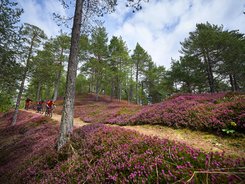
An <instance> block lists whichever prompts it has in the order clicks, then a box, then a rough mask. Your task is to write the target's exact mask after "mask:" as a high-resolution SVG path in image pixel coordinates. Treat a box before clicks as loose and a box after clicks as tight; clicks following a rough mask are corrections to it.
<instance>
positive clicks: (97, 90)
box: [95, 77, 99, 101]
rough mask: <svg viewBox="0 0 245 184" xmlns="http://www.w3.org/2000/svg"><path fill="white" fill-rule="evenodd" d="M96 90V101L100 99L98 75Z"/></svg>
mask: <svg viewBox="0 0 245 184" xmlns="http://www.w3.org/2000/svg"><path fill="white" fill-rule="evenodd" d="M95 92H96V101H98V100H99V79H98V77H97V79H96V89H95Z"/></svg>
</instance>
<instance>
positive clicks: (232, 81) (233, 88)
mask: <svg viewBox="0 0 245 184" xmlns="http://www.w3.org/2000/svg"><path fill="white" fill-rule="evenodd" d="M229 77H230V84H231V91H235V85H234V80H233V77H232V75H231V74H229Z"/></svg>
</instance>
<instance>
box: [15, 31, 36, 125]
mask: <svg viewBox="0 0 245 184" xmlns="http://www.w3.org/2000/svg"><path fill="white" fill-rule="evenodd" d="M35 37H36V35H34V36H33V37H32V40H31V46H30V49H29V52H28V57H27V61H26V67H25V70H24V74H23V78H22V81H21V85H20V90H19V94H18V97H17V101H16V105H15V111H14V116H13V120H12V125H15V124H16V120H17V115H18V112H19V106H20V101H21V96H22V93H23V91H24V86H25V80H26V76H27V72H28V70H29V63H30V59H31V54H32V48H33V44H34V39H35Z"/></svg>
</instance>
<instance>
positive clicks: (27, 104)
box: [25, 98, 32, 110]
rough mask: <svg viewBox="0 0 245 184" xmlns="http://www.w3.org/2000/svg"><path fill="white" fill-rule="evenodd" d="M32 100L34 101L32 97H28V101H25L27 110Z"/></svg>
mask: <svg viewBox="0 0 245 184" xmlns="http://www.w3.org/2000/svg"><path fill="white" fill-rule="evenodd" d="M31 102H32V100H31V99H30V98H27V99H26V103H25V109H26V110H28V109H29V107H30V104H31Z"/></svg>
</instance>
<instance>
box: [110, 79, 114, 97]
mask: <svg viewBox="0 0 245 184" xmlns="http://www.w3.org/2000/svg"><path fill="white" fill-rule="evenodd" d="M113 97H114V81H113V79H112V81H111V101H112V100H113Z"/></svg>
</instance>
